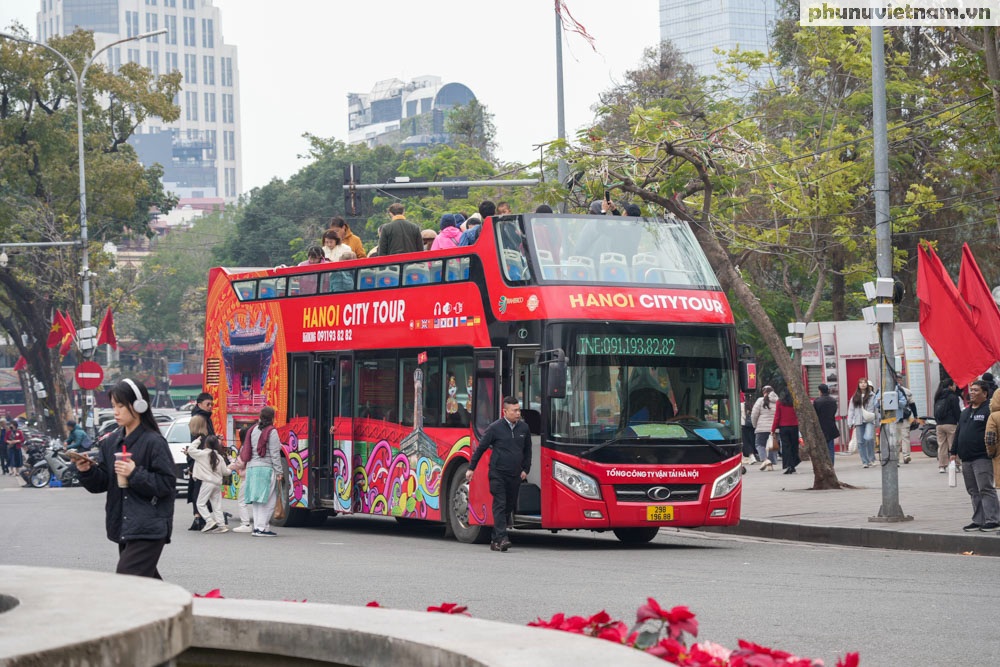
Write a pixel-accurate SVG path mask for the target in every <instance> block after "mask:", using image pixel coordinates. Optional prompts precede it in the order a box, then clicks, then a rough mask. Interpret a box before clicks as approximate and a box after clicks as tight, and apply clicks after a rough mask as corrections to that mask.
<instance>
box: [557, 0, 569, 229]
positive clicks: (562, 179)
mask: <svg viewBox="0 0 1000 667" xmlns="http://www.w3.org/2000/svg"><path fill="white" fill-rule="evenodd" d="M555 10H556V129H557V132H558V134H559V138H560V139H565V138H566V104H565V102H564V100H563V63H562V15H561V14H560V13H559V0H555ZM556 174H557V176H558V178H559V183H560V184H561V185H565V184H566V176H567V175H568V174H569V170H567V169H566V160H564V159H563V158H562V157H560V158H559V163H558V168H557V170H556ZM559 212H560V213H565V212H566V202H565V201H562V202H560V203H559Z"/></svg>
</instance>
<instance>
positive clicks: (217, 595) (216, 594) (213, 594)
mask: <svg viewBox="0 0 1000 667" xmlns="http://www.w3.org/2000/svg"><path fill="white" fill-rule="evenodd" d="M194 597H196V598H222V593H220V592H219V589H218V588H213V589H212V590H210V591H209V592H207V593H205V594H204V595H198V594H197V593H195V594H194Z"/></svg>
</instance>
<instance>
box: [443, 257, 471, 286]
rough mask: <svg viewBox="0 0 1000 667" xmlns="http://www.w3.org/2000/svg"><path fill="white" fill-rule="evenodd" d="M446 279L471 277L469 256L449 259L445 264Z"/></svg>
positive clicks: (451, 280)
mask: <svg viewBox="0 0 1000 667" xmlns="http://www.w3.org/2000/svg"><path fill="white" fill-rule="evenodd" d="M444 274H445V280H447V281H448V282H454V281H456V280H468V278H469V258H468V257H455V258H453V259H449V260H448V262H447V264H445V271H444Z"/></svg>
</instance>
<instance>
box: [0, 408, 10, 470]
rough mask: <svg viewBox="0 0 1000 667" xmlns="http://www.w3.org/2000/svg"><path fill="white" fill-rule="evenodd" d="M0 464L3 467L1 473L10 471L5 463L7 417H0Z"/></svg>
mask: <svg viewBox="0 0 1000 667" xmlns="http://www.w3.org/2000/svg"><path fill="white" fill-rule="evenodd" d="M0 466H2V467H3V474H5V475H6V474H8V473H10V466H9V465H7V419H6V418H4V417H0Z"/></svg>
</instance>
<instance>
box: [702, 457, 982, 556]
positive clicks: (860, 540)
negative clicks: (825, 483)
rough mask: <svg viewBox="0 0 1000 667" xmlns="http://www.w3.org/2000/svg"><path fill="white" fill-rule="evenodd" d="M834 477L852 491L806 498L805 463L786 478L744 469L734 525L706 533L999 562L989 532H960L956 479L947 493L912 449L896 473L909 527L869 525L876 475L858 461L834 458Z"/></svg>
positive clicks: (943, 477)
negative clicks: (737, 521)
mask: <svg viewBox="0 0 1000 667" xmlns="http://www.w3.org/2000/svg"><path fill="white" fill-rule="evenodd" d="M835 470H836V472H837V476H838V478H839V479H840V481H841V482H845V483H847V484H850V485H852V486H855V487H858V488H856V489H841V490H831V491H811V490H809V487H811V486H812V484H813V472H812V464H811V463H808V462H803V463H802V464H800V465H799V466H798V467H797V472H796V473H795V474H794V475H784V474H782V472H781V471H780V470H778V469H777V467H775V470H774V471H773V472H761V471H760V467H759V465H758V466H750V465H748V466H747V474H746V475H745V476H744V477H743V507H742V512H741V517H742V519H741V521H740V524H739V525H738V526H726V527H723V528H711V529H708V530H713V531H717V532H723V533H731V534H737V535H748V536H752V537H766V538H774V539H784V540H798V541H803V542H820V543H825V544H839V545H844V546H856V547H877V548H882V549H907V550H913V551H938V552H945V553H963V552H968V551H972V552H973V553H975V554H976V555H980V556H1000V535H998V534H997V533H965V532H962V526H964V525H966V524H967V523H969V522H970V521H971V520H972V502H971V501H970V499H969V494H968V493H967V492H966V490H965V484H964V483H963V481H962V475H961V473H959V476H958V485H957V486H956V487H954V488H952V487H949V486H948V475H947V474H942V473H939V472H938V466H937V460H936V459H932V458H930V457H928V456H926V455H925V454H924V453H923V452H922V451H921V450H920V447H919V445H917V446H915V447H914V449H913V454H912V461H911V462H910V463H909V464H903V465H900V466H899V504H900V506H901V507H902V508H903V513H904V514H908V515H910V516H912V517H913V521H904V522H900V523H871V522H869V521H868V517H869V516H874V515H877V514H878V510H879V507H880V506H881V504H882V470H881V468H880V467H878V466H874V467H871V468H867V469H865V468H862V467H861V459H860V458H859V456H858V454H857V453H855V454H852V455H850V456H846V455H841V454H838V455H837V457H836V460H835Z"/></svg>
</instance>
